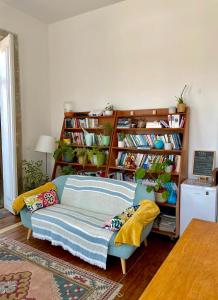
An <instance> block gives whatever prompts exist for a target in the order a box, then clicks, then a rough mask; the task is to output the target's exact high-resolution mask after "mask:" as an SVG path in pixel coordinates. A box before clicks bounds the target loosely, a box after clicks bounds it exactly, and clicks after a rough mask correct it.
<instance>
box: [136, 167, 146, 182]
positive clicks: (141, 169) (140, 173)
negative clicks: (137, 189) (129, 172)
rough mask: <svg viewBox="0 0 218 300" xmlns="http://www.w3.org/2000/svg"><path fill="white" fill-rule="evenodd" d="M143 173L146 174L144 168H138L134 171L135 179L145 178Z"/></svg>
mask: <svg viewBox="0 0 218 300" xmlns="http://www.w3.org/2000/svg"><path fill="white" fill-rule="evenodd" d="M145 174H146V171H145V169H143V168H138V169H137V170H136V172H135V178H136V180H138V179H143V178H145Z"/></svg>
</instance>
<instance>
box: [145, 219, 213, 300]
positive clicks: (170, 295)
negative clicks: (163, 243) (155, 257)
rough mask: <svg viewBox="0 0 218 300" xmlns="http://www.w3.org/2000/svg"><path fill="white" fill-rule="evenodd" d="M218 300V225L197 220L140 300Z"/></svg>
mask: <svg viewBox="0 0 218 300" xmlns="http://www.w3.org/2000/svg"><path fill="white" fill-rule="evenodd" d="M180 299H181V300H218V223H213V222H207V221H201V220H197V219H193V220H192V221H191V223H190V225H189V226H188V227H187V229H186V230H185V232H184V233H183V235H182V237H181V238H180V239H179V241H178V242H177V243H176V245H175V247H174V248H173V250H172V251H171V252H170V254H169V256H168V257H167V259H166V260H165V261H164V263H163V264H162V266H161V267H160V269H159V270H158V272H157V273H156V274H155V276H154V277H153V279H152V281H151V282H150V283H149V285H148V286H147V288H146V289H145V291H144V293H143V294H142V295H141V297H140V300H180Z"/></svg>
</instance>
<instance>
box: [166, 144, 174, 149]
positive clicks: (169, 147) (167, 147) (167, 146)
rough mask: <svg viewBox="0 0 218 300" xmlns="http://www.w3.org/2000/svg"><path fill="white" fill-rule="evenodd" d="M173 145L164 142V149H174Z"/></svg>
mask: <svg viewBox="0 0 218 300" xmlns="http://www.w3.org/2000/svg"><path fill="white" fill-rule="evenodd" d="M172 148H173V145H172V143H164V149H165V150H172Z"/></svg>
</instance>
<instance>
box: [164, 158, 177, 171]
mask: <svg viewBox="0 0 218 300" xmlns="http://www.w3.org/2000/svg"><path fill="white" fill-rule="evenodd" d="M164 164H165V168H164V171H165V172H166V173H172V171H173V167H174V165H175V164H174V162H173V161H172V160H170V159H168V160H166V161H165V162H164Z"/></svg>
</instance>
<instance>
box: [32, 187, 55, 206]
mask: <svg viewBox="0 0 218 300" xmlns="http://www.w3.org/2000/svg"><path fill="white" fill-rule="evenodd" d="M37 198H38V199H40V200H42V202H43V207H47V206H51V205H54V204H58V197H57V194H56V192H55V190H50V191H48V192H43V193H41V194H39V195H37Z"/></svg>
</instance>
